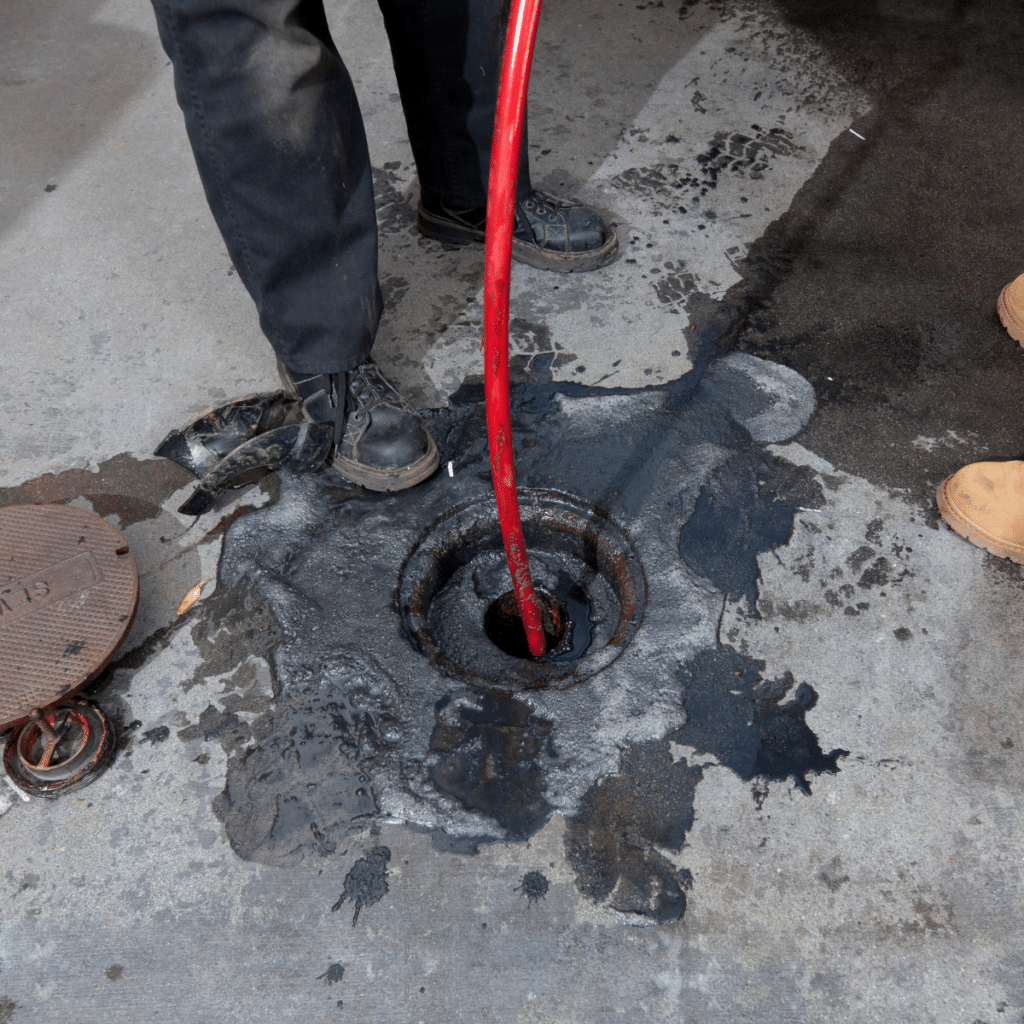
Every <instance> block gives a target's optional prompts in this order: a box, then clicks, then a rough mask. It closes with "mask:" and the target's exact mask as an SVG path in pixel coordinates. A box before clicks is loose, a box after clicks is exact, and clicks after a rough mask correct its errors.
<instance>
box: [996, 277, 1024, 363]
mask: <svg viewBox="0 0 1024 1024" xmlns="http://www.w3.org/2000/svg"><path fill="white" fill-rule="evenodd" d="M1010 284H1013V282H1012V281H1011V282H1010ZM1009 287H1010V285H1007V286H1006V288H1004V289H1003V290H1002V291H1001V292H1000V293H999V301H998V302H997V303H996V312H997V313H998V314H999V322H1000V323H1001V324H1002V325H1003V326H1004V327H1005V328H1006V333H1007V334H1009V336H1010V337H1011V338H1013V340H1014V341H1015V342H1017V344H1018V345H1020V347H1021V348H1024V324H1019V323H1017V321H1016V320H1014V318H1013V314H1012V313H1011V312H1010V310H1009V308H1008V307H1007V305H1006V291H1007V289H1008V288H1009Z"/></svg>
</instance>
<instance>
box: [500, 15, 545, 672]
mask: <svg viewBox="0 0 1024 1024" xmlns="http://www.w3.org/2000/svg"><path fill="white" fill-rule="evenodd" d="M540 4H541V0H512V13H511V15H510V16H509V22H508V35H507V36H506V38H505V57H504V61H503V63H502V69H501V88H500V89H499V91H498V110H497V114H496V116H495V119H494V142H493V144H492V147H491V172H490V180H489V184H488V190H487V241H486V251H485V256H484V343H485V344H484V363H485V369H484V381H485V384H484V393H485V395H486V399H487V440H488V444H489V446H490V451H491V473H492V476H493V477H494V496H495V498H496V499H497V501H498V520H499V522H500V523H501V535H502V538H503V539H504V541H505V554H506V555H507V557H508V568H509V572H510V573H511V574H512V586H513V587H514V588H515V593H516V600H517V601H518V603H519V614H520V615H521V616H522V619H523V626H524V627H525V628H526V639H527V642H528V643H529V645H530V653H531V654H532V655H533V656H534V657H535V658H539V657H540V656H541V655H542V654H544V652H545V650H546V649H547V643H546V641H545V639H544V628H543V625H542V623H541V613H540V606H539V605H538V603H537V597H536V595H535V594H534V592H533V578H532V577H531V576H530V560H529V557H528V555H527V553H526V541H525V539H524V538H523V523H522V520H521V519H520V517H519V499H518V498H517V496H516V469H515V463H514V461H513V457H512V416H511V413H510V409H509V397H508V298H509V278H510V276H511V270H512V229H513V226H514V224H515V198H516V179H517V177H518V171H519V146H520V143H521V141H522V137H523V117H524V115H525V112H526V89H527V86H528V85H529V82H530V63H531V62H532V60H533V44H534V41H535V40H536V38H537V23H538V21H539V20H540Z"/></svg>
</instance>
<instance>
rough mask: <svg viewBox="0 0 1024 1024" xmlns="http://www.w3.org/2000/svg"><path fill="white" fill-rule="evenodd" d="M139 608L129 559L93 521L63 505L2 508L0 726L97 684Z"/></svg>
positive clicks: (122, 544)
mask: <svg viewBox="0 0 1024 1024" xmlns="http://www.w3.org/2000/svg"><path fill="white" fill-rule="evenodd" d="M138 601H139V573H138V569H137V567H136V565H135V558H134V556H132V555H130V554H129V553H128V544H127V542H126V541H125V539H124V537H122V536H121V534H120V533H118V531H117V530H115V529H114V527H112V526H111V525H110V524H109V523H106V522H104V521H103V520H102V519H100V517H99V516H96V515H93V514H92V513H91V512H83V511H82V510H81V509H77V508H69V507H68V506H66V505H11V506H8V507H6V508H0V729H7V728H10V727H11V726H14V725H18V724H20V723H22V722H24V721H27V720H28V717H29V715H30V714H31V713H32V711H33V710H35V709H45V708H48V707H52V706H54V705H56V704H59V703H60V702H61V701H64V700H67V699H68V698H69V697H71V696H72V695H73V694H75V693H77V692H78V690H80V689H81V688H82V687H83V686H85V685H86V684H87V683H88V682H90V681H91V680H93V679H95V678H96V676H97V675H98V674H99V673H100V672H101V671H102V670H103V669H104V668H106V666H107V665H108V664H109V663H110V660H111V658H112V657H113V656H114V652H115V651H116V650H117V648H118V646H119V645H120V643H121V641H122V640H123V639H124V637H125V634H126V633H127V632H128V630H129V629H130V628H131V624H132V620H133V619H134V617H135V609H136V606H137V605H138Z"/></svg>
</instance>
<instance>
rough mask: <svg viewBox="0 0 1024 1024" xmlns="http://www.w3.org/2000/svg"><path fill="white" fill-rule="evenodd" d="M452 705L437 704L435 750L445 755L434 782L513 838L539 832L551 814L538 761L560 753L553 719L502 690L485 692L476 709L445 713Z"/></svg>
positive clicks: (435, 768)
mask: <svg viewBox="0 0 1024 1024" xmlns="http://www.w3.org/2000/svg"><path fill="white" fill-rule="evenodd" d="M449 704H450V699H449V698H447V697H445V698H442V700H440V701H439V702H438V704H437V708H436V711H437V715H438V720H437V725H436V726H435V727H434V731H433V734H432V735H431V737H430V750H431V751H432V752H434V753H437V754H440V755H442V756H441V757H440V759H439V760H438V762H437V763H436V764H435V765H434V766H433V767H432V768H431V769H430V779H431V781H432V782H433V783H434V785H435V786H437V788H438V789H440V790H441V791H442V792H443V793H448V794H449V795H451V796H453V797H455V798H456V799H457V800H458V801H459V802H460V803H461V804H462V805H463V806H465V807H467V808H469V809H470V810H475V811H483V812H484V813H485V814H488V815H490V816H491V817H492V818H494V820H495V821H497V822H498V824H499V825H501V826H502V828H504V829H507V830H508V834H509V839H510V840H513V841H520V840H522V839H526V838H527V837H529V836H531V835H533V834H534V833H535V832H537V831H539V830H540V829H541V828H543V827H544V823H545V822H546V821H547V820H548V817H549V816H550V814H551V807H550V806H549V804H548V802H547V800H545V799H544V789H545V784H544V774H543V771H542V765H541V763H539V762H540V761H542V760H544V759H549V760H553V759H555V758H556V757H557V754H556V752H555V749H554V746H553V744H552V739H551V732H552V729H553V723H552V722H550V721H548V720H547V719H544V718H538V717H537V716H536V715H534V714H533V713H532V712H531V711H530V708H529V707H528V706H527V705H526V704H524V703H523V702H522V701H520V700H516V698H514V697H511V696H509V695H507V694H502V693H484V694H481V695H480V697H479V703H478V704H477V705H476V706H475V707H474V706H472V705H470V706H466V705H464V704H460V705H459V706H458V707H457V709H453V710H455V711H456V714H455V715H445V714H444V712H445V711H446V709H448V707H449ZM453 720H454V724H452V723H453Z"/></svg>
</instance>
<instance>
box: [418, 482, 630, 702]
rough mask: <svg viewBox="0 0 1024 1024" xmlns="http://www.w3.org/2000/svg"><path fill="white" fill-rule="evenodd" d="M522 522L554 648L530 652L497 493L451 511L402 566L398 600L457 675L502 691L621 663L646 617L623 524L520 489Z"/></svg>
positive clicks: (424, 644) (554, 682) (431, 653)
mask: <svg viewBox="0 0 1024 1024" xmlns="http://www.w3.org/2000/svg"><path fill="white" fill-rule="evenodd" d="M520 494H521V498H522V501H523V507H522V510H521V512H522V518H523V530H524V535H525V538H526V543H527V546H528V547H529V549H530V563H531V569H532V571H533V576H534V584H535V589H536V592H537V594H538V596H539V597H540V599H541V604H542V608H543V609H544V615H543V618H544V620H545V622H544V627H545V634H546V636H547V640H548V651H547V653H546V654H545V655H544V656H543V657H541V658H531V657H530V656H529V648H528V646H527V643H526V634H525V630H524V629H523V626H522V620H521V619H520V617H519V614H518V607H517V606H516V602H515V597H514V595H513V592H512V581H511V578H510V577H509V575H508V568H507V563H506V561H505V555H504V546H503V543H502V536H501V530H500V526H499V524H498V520H497V512H496V510H495V509H494V503H493V499H484V500H481V501H478V502H472V503H468V504H466V505H463V506H459V507H458V508H455V509H452V510H451V511H450V512H448V513H446V514H445V515H443V516H441V518H440V519H438V520H437V521H436V522H435V523H433V524H432V525H431V526H430V527H428V528H427V530H425V531H424V533H423V534H422V535H421V537H420V539H419V540H418V542H417V544H416V546H415V547H414V548H413V550H412V551H411V552H410V554H409V557H408V558H407V559H406V562H405V564H404V565H403V567H402V571H401V575H400V578H399V595H398V596H399V608H400V611H401V614H402V618H403V621H404V625H405V627H406V631H407V633H408V635H409V637H410V639H411V640H412V641H413V643H414V644H415V645H416V647H418V648H419V650H420V651H421V652H422V653H423V654H424V655H426V656H427V657H428V658H429V659H430V660H431V661H433V662H434V663H435V664H437V665H438V667H440V668H441V669H443V670H444V671H446V672H448V673H449V674H455V675H459V676H463V677H469V678H470V679H473V680H476V681H479V682H481V683H485V684H487V685H489V686H494V687H498V688H502V689H521V688H526V689H532V688H537V687H548V686H555V687H558V688H561V687H564V686H568V685H571V684H572V683H575V682H579V681H581V680H583V679H586V678H588V677H589V676H592V675H593V674H594V673H595V672H598V671H600V670H601V669H602V668H604V667H605V666H606V665H608V664H610V663H611V662H612V661H614V660H615V658H617V657H618V656H619V654H620V653H621V651H622V650H623V649H624V648H625V646H626V645H627V644H628V643H629V641H630V640H631V638H632V636H633V634H634V633H635V632H636V629H637V627H638V626H639V624H640V621H641V619H642V617H643V609H644V605H645V601H646V584H645V581H644V576H643V571H642V569H641V567H640V564H639V561H638V559H637V557H636V553H635V551H634V549H633V546H632V544H631V542H630V540H629V538H628V536H627V535H626V534H625V532H624V531H623V530H622V529H621V528H620V527H618V526H617V525H616V524H615V523H613V522H611V521H610V520H609V519H608V518H607V517H606V516H604V515H602V514H600V513H599V512H598V511H597V510H595V509H594V508H592V507H590V506H588V505H586V504H584V503H583V502H580V501H578V500H577V499H574V498H571V497H570V496H568V495H564V494H559V493H558V492H555V491H534V490H528V489H525V488H524V489H522V490H521V492H520Z"/></svg>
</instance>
